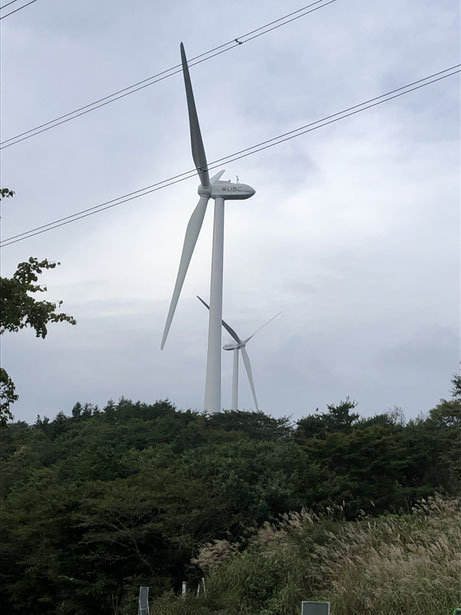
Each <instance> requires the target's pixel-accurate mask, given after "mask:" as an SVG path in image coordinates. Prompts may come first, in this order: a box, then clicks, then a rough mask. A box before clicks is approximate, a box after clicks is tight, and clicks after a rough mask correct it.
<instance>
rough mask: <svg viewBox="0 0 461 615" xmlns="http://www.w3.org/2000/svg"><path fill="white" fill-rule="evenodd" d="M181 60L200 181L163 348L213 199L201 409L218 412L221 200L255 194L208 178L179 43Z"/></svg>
mask: <svg viewBox="0 0 461 615" xmlns="http://www.w3.org/2000/svg"><path fill="white" fill-rule="evenodd" d="M181 61H182V69H183V73H184V83H185V86H186V98H187V107H188V111H189V125H190V137H191V144H192V158H193V159H194V164H195V168H196V169H197V173H198V175H199V178H200V182H201V183H200V186H199V187H198V193H199V195H200V200H199V202H198V205H197V207H196V208H195V209H194V211H193V212H192V216H191V217H190V220H189V223H188V225H187V229H186V236H185V237H184V245H183V249H182V254H181V260H180V262H179V269H178V275H177V277H176V284H175V287H174V290H173V297H172V299H171V304H170V309H169V312H168V316H167V319H166V323H165V329H164V331H163V338H162V345H161V348H162V349H163V347H164V345H165V342H166V338H167V336H168V331H169V329H170V325H171V321H172V320H173V316H174V312H175V309H176V305H177V303H178V299H179V295H180V293H181V289H182V286H183V284H184V279H185V277H186V273H187V269H188V267H189V263H190V260H191V258H192V253H193V251H194V248H195V244H196V242H197V238H198V236H199V233H200V229H201V227H202V222H203V218H204V216H205V211H206V206H207V203H208V200H209V199H210V198H211V199H214V202H215V205H214V225H213V251H212V259H211V284H210V320H209V327H208V354H207V369H206V384H205V404H204V408H205V410H209V411H212V412H216V411H219V410H221V320H222V287H223V250H224V201H225V200H230V199H248V198H250V197H251V196H253V195H254V193H255V191H254V189H253V188H252V187H251V186H247V185H246V184H240V183H233V182H230V181H226V182H224V181H219V180H220V178H221V176H222V174H223V173H224V171H220V172H219V173H217V174H216V175H215V176H214V177H212V178H211V179H210V177H209V175H208V165H207V160H206V156H205V149H204V147H203V141H202V134H201V132H200V125H199V121H198V116H197V109H196V107H195V101H194V94H193V92H192V84H191V80H190V75H189V68H188V66H187V59H186V54H185V51H184V45H183V44H182V43H181Z"/></svg>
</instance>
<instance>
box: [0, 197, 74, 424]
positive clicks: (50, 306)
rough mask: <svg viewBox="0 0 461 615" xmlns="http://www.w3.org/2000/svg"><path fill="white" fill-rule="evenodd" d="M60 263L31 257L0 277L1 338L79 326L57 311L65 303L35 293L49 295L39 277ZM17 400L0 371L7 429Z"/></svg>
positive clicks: (0, 406) (1, 419)
mask: <svg viewBox="0 0 461 615" xmlns="http://www.w3.org/2000/svg"><path fill="white" fill-rule="evenodd" d="M13 194H14V192H13V191H12V190H9V189H8V188H1V189H0V200H2V199H4V198H8V197H12V196H13ZM60 264H61V263H54V262H50V261H48V260H47V259H44V260H41V261H39V260H38V259H37V258H34V257H31V258H29V260H28V261H26V262H23V263H19V265H18V267H17V269H16V271H15V273H14V274H13V276H12V277H11V278H4V277H0V335H2V334H3V333H5V331H12V332H16V331H19V330H20V329H24V328H25V327H31V328H32V329H34V330H35V334H36V336H37V337H42V338H45V337H46V334H47V333H48V330H47V324H48V323H50V322H63V321H66V322H69V323H70V324H72V325H75V324H76V321H75V319H74V318H73V317H72V316H69V314H65V313H63V312H57V309H58V308H59V307H60V305H61V304H62V301H58V302H57V303H53V302H51V301H46V300H42V301H39V300H38V299H35V297H33V296H32V294H33V293H43V292H46V290H47V288H46V286H42V285H40V284H38V277H39V275H40V274H41V273H42V272H43V270H44V269H54V268H55V267H56V266H57V265H60ZM17 399H18V395H17V394H16V392H15V386H14V382H13V381H12V379H11V378H10V376H9V375H8V373H7V372H6V370H5V369H4V368H3V367H1V368H0V425H1V426H4V425H5V424H6V422H7V420H8V419H12V418H13V415H12V413H11V410H10V405H11V404H12V403H14V402H15V401H16V400H17Z"/></svg>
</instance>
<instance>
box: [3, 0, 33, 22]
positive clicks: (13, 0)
mask: <svg viewBox="0 0 461 615" xmlns="http://www.w3.org/2000/svg"><path fill="white" fill-rule="evenodd" d="M14 2H16V0H12V2H8V3H7V4H4V5H3V6H2V7H1V8H0V11H1V10H2V9H4V8H5V6H8V5H9V4H14ZM34 2H37V0H30V2H28V3H27V4H23V5H22V6H20V7H19V8H17V9H14V11H10V12H9V13H7V14H6V15H2V16H1V17H0V21H1V20H2V19H5V17H9V16H10V15H12V14H13V13H17V12H18V11H22V9H25V8H26V6H29V4H33V3H34Z"/></svg>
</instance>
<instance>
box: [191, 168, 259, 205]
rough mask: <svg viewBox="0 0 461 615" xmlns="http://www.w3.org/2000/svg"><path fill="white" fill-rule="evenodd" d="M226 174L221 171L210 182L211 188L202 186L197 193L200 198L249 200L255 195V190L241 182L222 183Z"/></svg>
mask: <svg viewBox="0 0 461 615" xmlns="http://www.w3.org/2000/svg"><path fill="white" fill-rule="evenodd" d="M223 173H224V171H221V172H220V173H218V174H217V175H216V176H215V178H216V179H215V178H212V179H211V181H210V184H211V185H210V186H202V185H201V184H200V186H199V187H198V190H197V192H198V193H199V195H200V196H205V197H208V198H209V199H216V198H221V199H224V200H225V201H229V200H243V199H249V198H250V197H252V196H253V195H254V194H255V192H256V191H255V189H254V188H252V187H251V186H249V185H248V184H241V183H239V182H231V181H230V180H228V181H220V180H219V177H221V175H222V174H223ZM213 180H214V181H213Z"/></svg>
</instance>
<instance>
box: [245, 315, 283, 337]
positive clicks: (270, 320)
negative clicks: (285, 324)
mask: <svg viewBox="0 0 461 615" xmlns="http://www.w3.org/2000/svg"><path fill="white" fill-rule="evenodd" d="M281 313H282V312H279V313H278V314H276V315H275V316H272V318H269V320H268V321H267V322H265V323H264V324H263V325H262V326H261V327H259V329H256V331H255V332H254V333H253V335H250V337H248V338H247V339H246V340H245V344H246V343H247V342H248V341H249V340H251V338H252V337H254V336H255V335H256V333H259V332H260V331H261V329H264V327H265V326H266V325H268V324H269V323H270V322H272V321H273V320H274V318H277V316H280V314H281Z"/></svg>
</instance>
